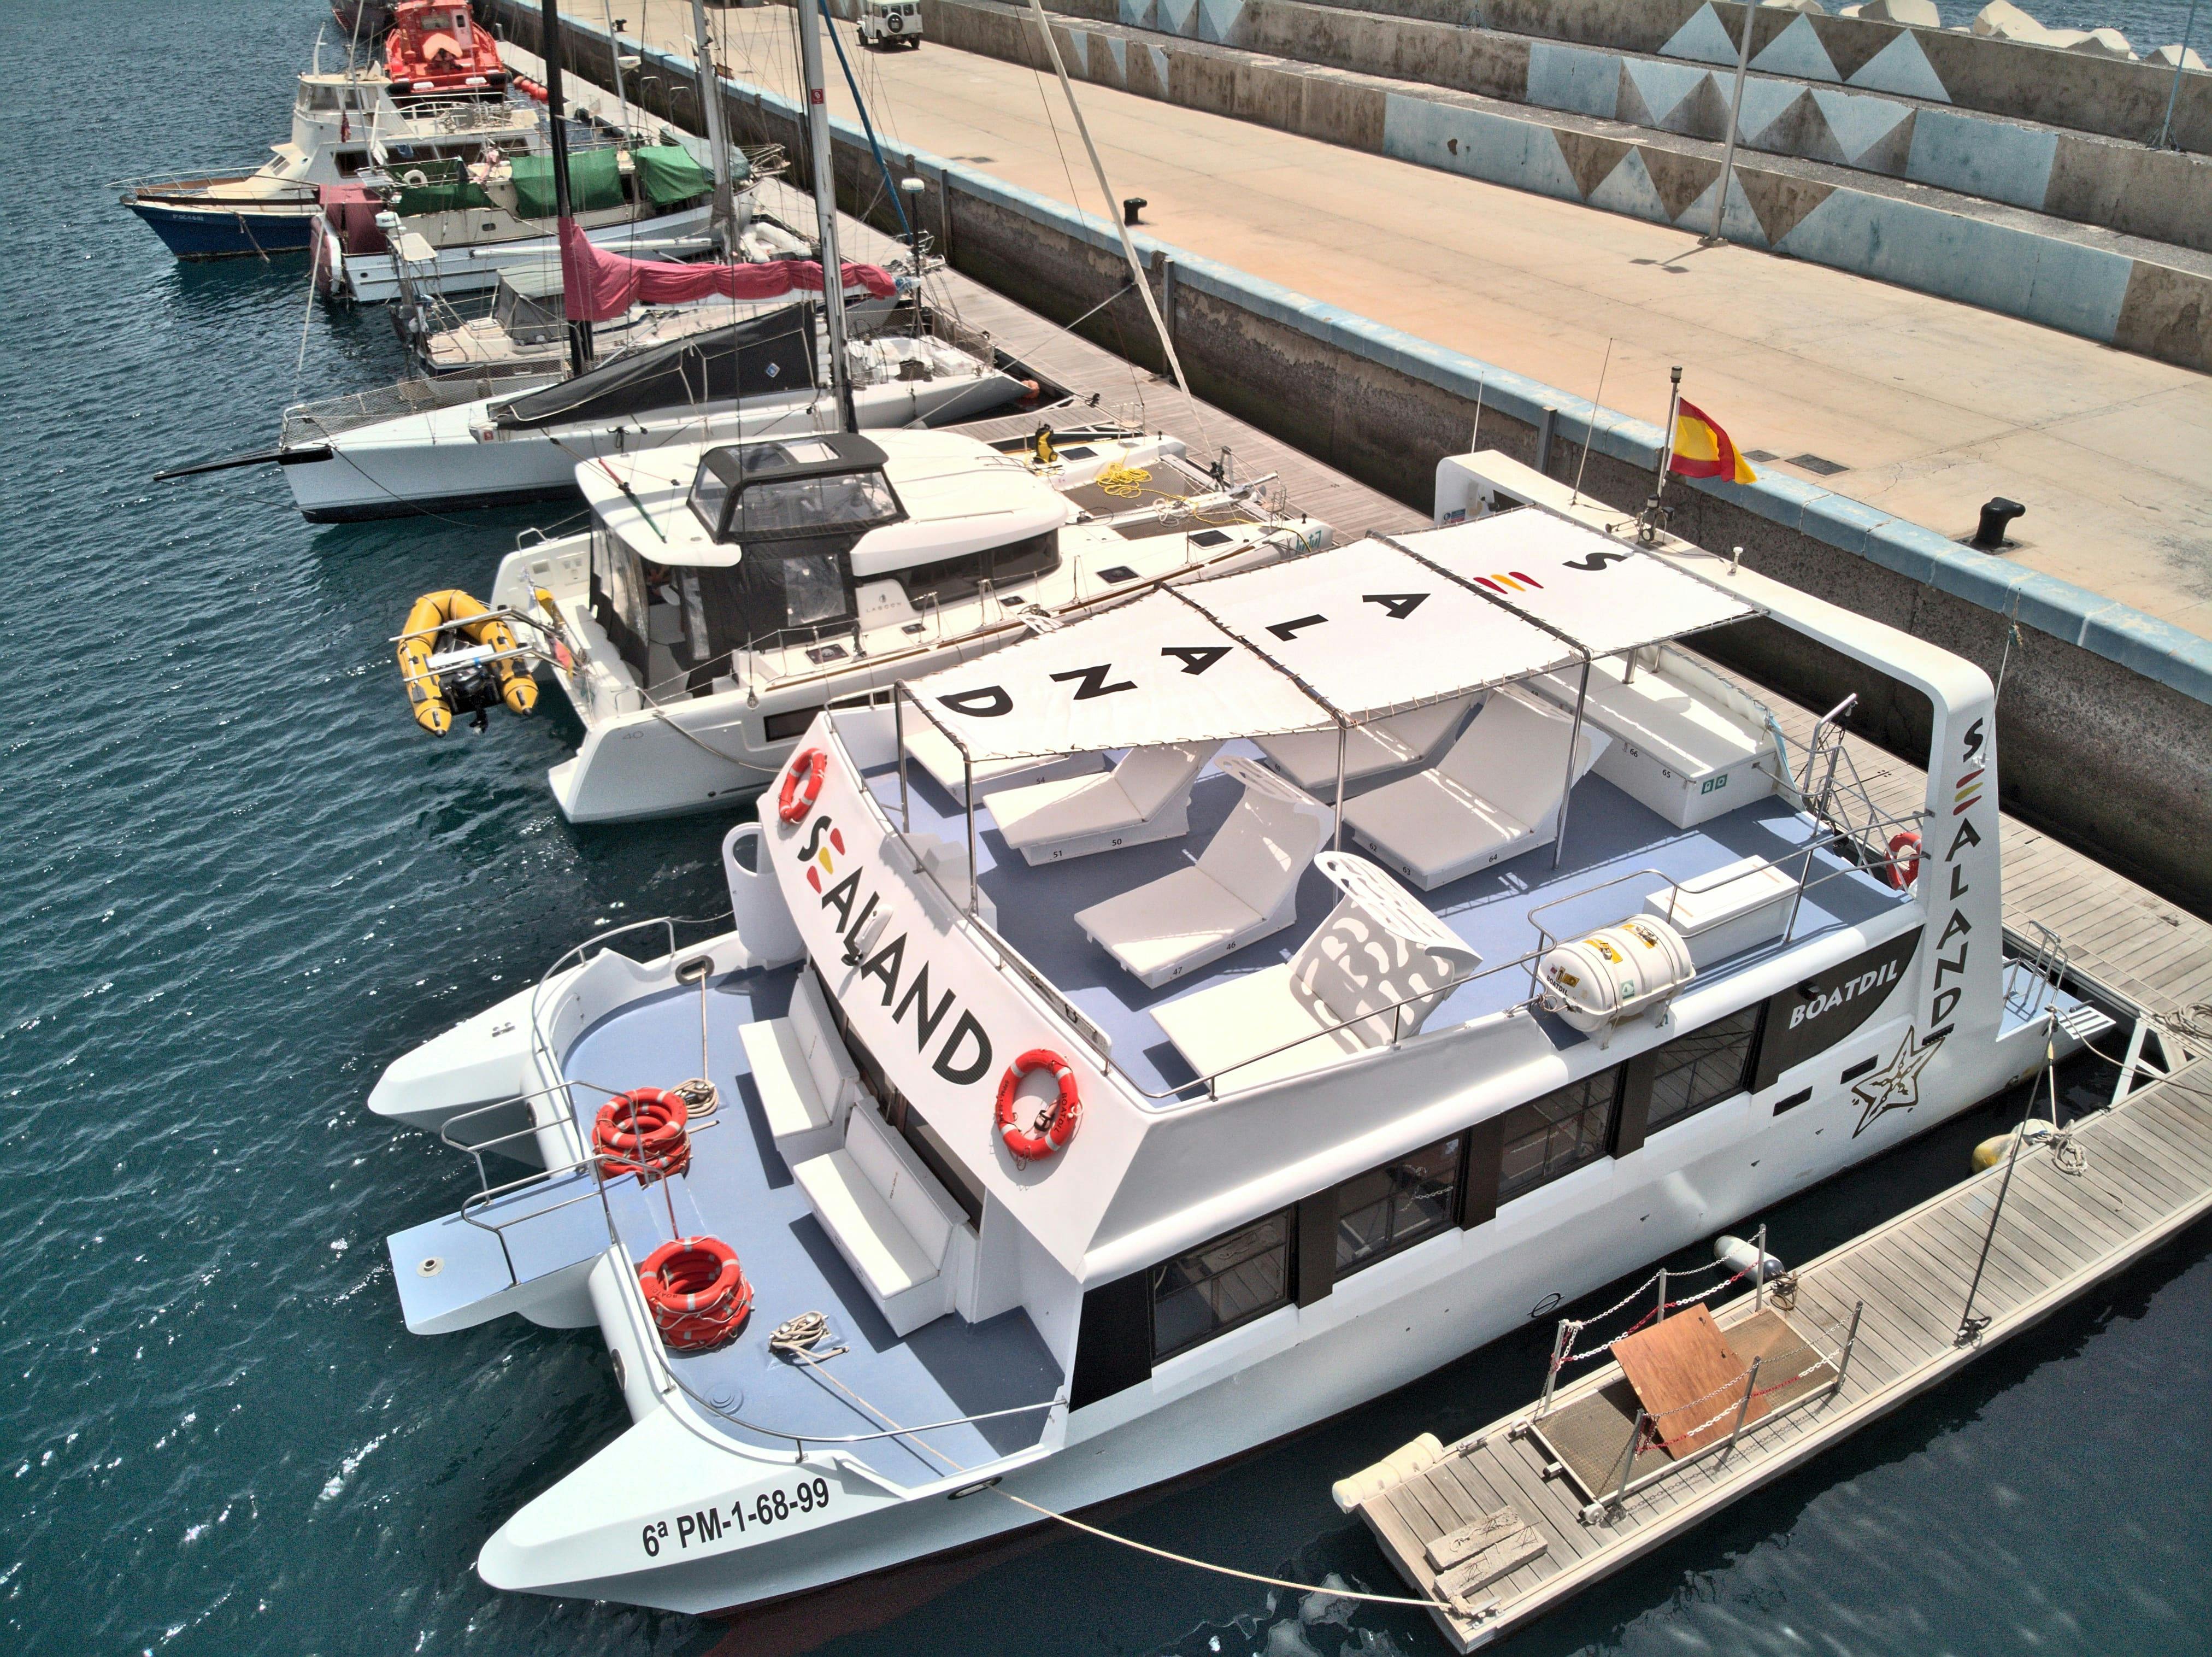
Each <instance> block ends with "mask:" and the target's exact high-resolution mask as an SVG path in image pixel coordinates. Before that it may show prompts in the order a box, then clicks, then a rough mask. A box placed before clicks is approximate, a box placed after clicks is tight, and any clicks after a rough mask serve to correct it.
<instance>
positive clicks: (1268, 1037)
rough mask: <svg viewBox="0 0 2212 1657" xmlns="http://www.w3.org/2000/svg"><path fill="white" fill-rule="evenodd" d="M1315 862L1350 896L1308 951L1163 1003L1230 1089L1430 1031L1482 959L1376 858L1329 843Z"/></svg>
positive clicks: (1207, 1072)
mask: <svg viewBox="0 0 2212 1657" xmlns="http://www.w3.org/2000/svg"><path fill="white" fill-rule="evenodd" d="M1313 861H1314V867H1315V868H1317V869H1319V870H1321V872H1322V874H1326V875H1327V876H1328V878H1329V880H1331V882H1333V883H1334V885H1335V886H1336V888H1337V889H1338V890H1339V891H1340V892H1342V893H1343V894H1344V896H1343V897H1342V898H1341V899H1340V900H1339V901H1338V903H1337V905H1336V907H1335V908H1334V909H1333V910H1331V911H1329V916H1328V919H1327V920H1325V921H1323V922H1322V923H1321V925H1320V926H1319V927H1317V928H1316V929H1315V931H1314V935H1313V936H1311V937H1310V938H1308V939H1307V940H1306V941H1305V942H1304V943H1303V944H1301V945H1300V946H1299V947H1298V953H1297V954H1296V955H1294V956H1292V957H1291V959H1289V960H1288V961H1286V962H1285V963H1284V964H1283V965H1281V966H1270V967H1267V968H1266V969H1265V970H1263V971H1261V972H1251V973H1247V974H1245V975H1244V976H1243V977H1242V978H1231V979H1230V980H1229V981H1228V982H1227V983H1226V984H1214V985H1212V986H1211V987H1209V988H1207V989H1204V990H1198V991H1197V992H1195V993H1194V994H1192V995H1188V996H1183V997H1182V998H1181V999H1180V1000H1177V1001H1171V1002H1168V1003H1166V1004H1165V1005H1164V1006H1161V1007H1156V1008H1153V1009H1152V1021H1153V1022H1154V1023H1156V1024H1158V1026H1160V1028H1161V1029H1162V1030H1164V1031H1165V1032H1166V1033H1167V1036H1168V1039H1169V1040H1170V1041H1172V1042H1173V1043H1175V1045H1176V1049H1177V1050H1178V1051H1180V1052H1181V1053H1182V1056H1183V1057H1184V1058H1185V1059H1187V1060H1188V1061H1189V1063H1190V1065H1191V1068H1192V1069H1194V1070H1196V1071H1197V1072H1198V1074H1199V1075H1201V1076H1218V1077H1220V1083H1219V1086H1220V1087H1222V1088H1223V1089H1224V1090H1229V1089H1237V1088H1244V1087H1258V1086H1259V1085H1260V1084H1261V1083H1262V1082H1266V1081H1278V1080H1280V1079H1281V1078H1282V1077H1284V1076H1288V1075H1298V1074H1299V1073H1301V1072H1303V1071H1305V1070H1310V1069H1313V1068H1314V1067H1315V1066H1316V1065H1317V1064H1324V1063H1328V1062H1329V1061H1330V1060H1332V1059H1334V1058H1339V1057H1343V1056H1345V1055H1346V1054H1350V1053H1357V1052H1360V1051H1364V1050H1365V1049H1368V1048H1370V1047H1384V1046H1388V1045H1390V1044H1391V1043H1392V1042H1393V1041H1401V1040H1403V1039H1405V1038H1407V1037H1408V1036H1412V1035H1415V1034H1418V1033H1419V1031H1420V1028H1421V1026H1422V1024H1423V1023H1424V1022H1425V1020H1427V1018H1428V1016H1429V1014H1431V1013H1433V1012H1435V1011H1436V1009H1437V1008H1438V1007H1439V1006H1441V1005H1443V1001H1444V998H1445V997H1446V996H1449V994H1450V993H1451V992H1452V990H1454V989H1455V988H1456V987H1457V986H1458V985H1459V984H1462V983H1463V982H1465V981H1466V980H1467V979H1468V978H1470V977H1472V976H1473V975H1474V971H1475V969H1476V968H1477V967H1479V966H1481V965H1482V957H1481V956H1480V955H1478V954H1476V953H1474V951H1473V950H1472V949H1469V948H1468V947H1467V945H1466V944H1464V943H1462V941H1460V939H1459V937H1458V936H1457V935H1455V934H1454V933H1453V932H1452V931H1451V930H1450V929H1449V928H1448V927H1446V926H1445V925H1444V923H1443V922H1442V921H1439V920H1438V919H1437V917H1435V916H1434V915H1431V913H1430V912H1429V911H1428V910H1427V908H1426V907H1425V905H1422V904H1421V903H1420V902H1419V900H1418V899H1416V898H1415V897H1414V896H1413V893H1412V892H1408V891H1407V890H1406V889H1405V887H1403V886H1400V885H1399V884H1398V883H1397V882H1396V881H1395V880H1392V879H1391V878H1390V877H1389V875H1387V874H1384V873H1383V871H1382V870H1381V869H1379V868H1376V867H1375V865H1374V864H1372V863H1370V862H1368V861H1367V860H1366V859H1365V858H1364V857H1354V856H1350V855H1349V854H1347V853H1345V852H1341V851H1324V852H1321V853H1318V854H1316V856H1315V858H1314V860H1313ZM1302 1038H1303V1039H1302Z"/></svg>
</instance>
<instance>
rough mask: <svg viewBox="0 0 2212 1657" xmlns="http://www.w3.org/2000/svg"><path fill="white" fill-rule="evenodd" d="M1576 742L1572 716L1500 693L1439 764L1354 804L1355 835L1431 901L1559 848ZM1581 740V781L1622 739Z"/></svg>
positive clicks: (1590, 736)
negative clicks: (1481, 874) (1467, 878)
mask: <svg viewBox="0 0 2212 1657" xmlns="http://www.w3.org/2000/svg"><path fill="white" fill-rule="evenodd" d="M1573 734H1574V718H1573V716H1571V714H1567V713H1565V712H1563V711H1561V710H1559V709H1557V708H1554V707H1552V706H1551V705H1549V704H1547V703H1544V702H1542V701H1540V700H1538V699H1536V698H1533V697H1529V696H1527V695H1524V694H1523V693H1522V692H1521V691H1516V690H1512V689H1507V690H1502V691H1494V692H1492V695H1491V698H1490V699H1489V701H1487V702H1486V703H1485V704H1483V709H1482V711H1481V712H1480V714H1478V715H1476V716H1475V720H1474V723H1473V724H1472V725H1470V726H1468V728H1467V731H1466V734H1464V735H1462V737H1461V738H1460V740H1458V741H1456V742H1455V743H1453V744H1452V746H1451V750H1450V752H1448V753H1446V754H1445V755H1444V757H1443V758H1442V759H1441V760H1439V761H1437V764H1436V765H1433V766H1431V768H1430V769H1429V770H1427V771H1421V772H1419V773H1418V774H1416V775H1414V776H1412V777H1404V778H1401V780H1400V781H1398V782H1395V783H1385V784H1383V787H1381V788H1379V789H1376V790H1375V791H1374V792H1373V793H1372V794H1363V795H1360V796H1359V798H1358V799H1357V800H1354V801H1350V802H1348V803H1347V804H1346V807H1345V808H1344V821H1345V826H1346V827H1347V828H1349V829H1350V830H1351V831H1352V833H1353V834H1355V835H1357V836H1358V838H1359V839H1360V840H1361V841H1362V842H1363V843H1364V844H1366V845H1368V846H1369V847H1370V848H1372V849H1373V850H1374V852H1375V855H1376V858H1377V859H1378V860H1379V861H1380V862H1383V863H1385V864H1387V865H1389V867H1390V868H1395V869H1396V870H1398V871H1399V872H1400V873H1401V874H1403V875H1405V876H1406V878H1407V880H1411V881H1413V884H1414V885H1415V886H1419V887H1420V888H1421V890H1422V891H1424V892H1434V891H1435V890H1436V889H1437V887H1438V886H1446V885H1449V883H1450V882H1452V881H1454V880H1458V879H1459V878H1460V877H1461V876H1462V875H1465V874H1474V872H1475V871H1476V870H1477V869H1480V868H1489V867H1490V866H1491V865H1492V863H1498V862H1504V860H1505V859H1506V858H1508V857H1517V856H1520V855H1521V854H1522V852H1524V851H1529V850H1534V849H1535V848H1536V847H1538V846H1546V845H1549V844H1551V843H1552V841H1553V838H1555V837H1556V836H1557V835H1558V833H1559V804H1560V801H1561V800H1562V799H1563V798H1564V797H1565V792H1566V789H1567V787H1568V777H1567V743H1568V740H1569V739H1570V738H1571V737H1573ZM1574 740H1575V763H1574V780H1576V781H1580V780H1581V778H1582V777H1583V773H1585V772H1586V771H1589V768H1590V766H1591V765H1592V764H1593V763H1594V762H1595V760H1596V758H1597V757H1598V755H1599V754H1601V753H1602V752H1605V749H1606V746H1607V744H1608V743H1609V742H1611V741H1612V740H1613V739H1612V738H1611V737H1609V736H1607V734H1605V733H1604V732H1602V731H1600V730H1598V729H1596V728H1594V727H1592V726H1590V725H1589V724H1587V723H1585V724H1584V725H1583V729H1582V734H1581V736H1580V737H1579V738H1575V739H1574Z"/></svg>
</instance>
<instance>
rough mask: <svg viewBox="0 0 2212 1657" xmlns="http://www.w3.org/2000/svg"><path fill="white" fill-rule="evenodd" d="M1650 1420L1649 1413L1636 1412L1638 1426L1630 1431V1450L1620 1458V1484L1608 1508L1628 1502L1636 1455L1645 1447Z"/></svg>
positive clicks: (1616, 1487)
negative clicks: (1630, 1478) (1645, 1437)
mask: <svg viewBox="0 0 2212 1657" xmlns="http://www.w3.org/2000/svg"><path fill="white" fill-rule="evenodd" d="M1650 1419H1651V1417H1650V1414H1649V1413H1648V1412H1647V1411H1644V1410H1638V1411H1637V1412H1636V1425H1635V1426H1633V1427H1632V1428H1630V1429H1628V1448H1627V1449H1626V1451H1624V1452H1623V1453H1622V1454H1621V1458H1620V1483H1619V1484H1618V1485H1616V1486H1615V1487H1614V1488H1613V1500H1612V1501H1611V1502H1607V1504H1606V1505H1607V1507H1611V1508H1618V1507H1619V1506H1620V1504H1621V1503H1622V1502H1626V1501H1627V1500H1628V1481H1629V1477H1630V1476H1631V1475H1632V1474H1633V1473H1634V1472H1635V1471H1636V1453H1637V1451H1638V1449H1639V1448H1641V1447H1642V1446H1643V1443H1644V1424H1645V1423H1646V1422H1649V1421H1650Z"/></svg>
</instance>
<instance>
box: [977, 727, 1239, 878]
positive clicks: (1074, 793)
mask: <svg viewBox="0 0 2212 1657" xmlns="http://www.w3.org/2000/svg"><path fill="white" fill-rule="evenodd" d="M1220 746H1221V745H1220V744H1219V743H1218V742H1193V743H1187V744H1182V745H1180V746H1164V747H1158V748H1132V749H1130V750H1129V752H1127V753H1126V754H1124V755H1122V756H1121V764H1120V765H1116V766H1115V767H1114V769H1113V770H1112V771H1108V772H1106V773H1105V774H1104V775H1103V776H1101V777H1073V778H1071V779H1068V780H1066V781H1064V782H1058V783H1031V784H1030V786H1029V787H1027V788H1024V789H1000V791H999V792H997V793H995V794H987V795H984V796H983V808H984V809H985V810H987V811H988V812H989V813H991V820H992V821H993V822H994V823H996V824H997V825H999V832H1000V834H1001V835H1003V836H1004V837H1005V838H1006V844H1008V845H1010V846H1012V848H1013V849H1014V850H1017V851H1018V852H1020V853H1021V854H1022V856H1024V858H1025V859H1027V860H1028V861H1029V862H1031V863H1051V862H1062V861H1065V860H1066V859H1067V858H1070V857H1088V856H1090V855H1091V853H1092V852H1094V851H1111V850H1113V849H1114V848H1115V847H1116V846H1141V845H1145V844H1149V843H1150V842H1152V841H1154V840H1173V839H1177V838H1181V837H1182V836H1183V835H1185V834H1188V832H1190V785H1191V784H1192V783H1195V782H1196V781H1197V780H1198V774H1199V772H1200V771H1204V770H1205V769H1206V761H1207V760H1209V759H1211V758H1213V755H1214V751H1215V750H1216V749H1218V748H1219V747H1220Z"/></svg>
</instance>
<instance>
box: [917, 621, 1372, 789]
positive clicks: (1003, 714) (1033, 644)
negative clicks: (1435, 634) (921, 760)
mask: <svg viewBox="0 0 2212 1657" xmlns="http://www.w3.org/2000/svg"><path fill="white" fill-rule="evenodd" d="M907 691H908V694H909V695H911V696H912V697H913V698H914V700H915V704H916V705H917V706H919V707H920V708H921V710H922V711H923V712H924V713H925V714H926V715H927V716H928V717H929V718H930V720H931V721H932V722H934V723H935V724H936V725H937V726H938V727H939V728H940V729H942V730H943V731H944V732H945V734H947V735H948V736H950V737H951V739H952V740H953V742H954V743H955V744H956V745H957V746H959V747H960V748H962V749H963V750H964V751H965V752H966V753H967V755H968V757H969V758H970V759H972V760H976V761H979V762H980V761H984V760H991V759H1019V758H1030V757H1033V756H1040V755H1045V754H1063V753H1097V752H1103V751H1104V750H1106V749H1108V748H1147V747H1153V746H1158V745H1160V744H1164V743H1170V742H1225V741H1229V740H1232V739H1234V738H1237V737H1240V736H1271V735H1274V734H1279V733H1280V732H1285V731H1310V730H1316V729H1319V728H1322V727H1323V726H1331V725H1334V723H1335V721H1334V719H1333V718H1331V717H1330V716H1329V712H1328V710H1327V709H1326V708H1323V707H1322V706H1321V705H1320V704H1317V703H1316V702H1315V701H1314V699H1313V698H1311V697H1309V696H1307V695H1306V694H1305V693H1304V691H1301V690H1299V689H1298V687H1297V685H1295V684H1293V683H1292V682H1291V680H1290V679H1287V678H1285V676H1284V675H1283V674H1282V673H1279V672H1278V671H1277V670H1276V669H1275V668H1273V667H1270V666H1268V665H1267V662H1265V661H1262V660H1261V658H1260V657H1259V656H1257V655H1254V654H1253V653H1252V652H1251V651H1250V650H1248V649H1245V648H1244V646H1243V645H1242V644H1240V643H1237V640H1235V639H1234V638H1231V637H1230V636H1229V635H1228V634H1226V633H1225V632H1223V631H1221V629H1220V628H1218V627H1217V626H1216V625H1214V624H1213V623H1212V621H1210V620H1209V619H1207V618H1206V616H1204V615H1203V614H1201V613H1200V612H1199V611H1197V610H1194V609H1193V608H1192V607H1191V606H1189V605H1188V604H1185V603H1184V602H1183V601H1182V600H1181V599H1179V598H1177V597H1176V596H1175V595H1174V594H1171V593H1166V592H1159V593H1152V594H1147V595H1146V596H1145V597H1143V598H1141V599H1139V600H1136V601H1135V602H1134V603H1132V604H1125V605H1123V606H1121V607H1119V608H1118V609H1114V610H1109V611H1107V612H1105V613H1104V614H1103V615H1097V616H1093V617H1091V618H1089V619H1087V620H1085V621H1079V622H1074V623H1072V624H1069V625H1067V626H1066V627H1063V628H1060V629H1059V630H1058V631H1054V632H1049V633H1041V634H1039V635H1038V636H1037V637H1035V638H1030V639H1024V640H1023V641H1022V642H1021V643H1018V644H1010V645H1008V646H1006V649H1003V650H994V651H993V652H991V653H990V654H989V655H982V656H978V657H977V658H975V661H970V662H966V663H963V665H961V666H960V667H948V668H945V669H944V670H942V671H941V672H939V673H929V674H927V675H925V676H923V677H922V678H920V679H915V680H912V681H911V682H910V683H909V684H908V686H907Z"/></svg>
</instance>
